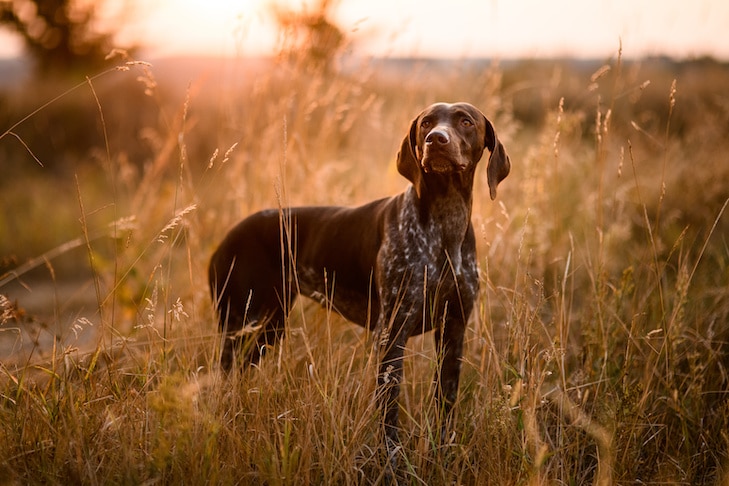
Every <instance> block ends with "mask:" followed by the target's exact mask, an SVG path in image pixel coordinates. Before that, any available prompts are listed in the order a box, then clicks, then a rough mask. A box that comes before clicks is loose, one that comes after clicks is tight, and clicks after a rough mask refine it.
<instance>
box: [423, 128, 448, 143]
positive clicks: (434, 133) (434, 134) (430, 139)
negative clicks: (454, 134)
mask: <svg viewBox="0 0 729 486" xmlns="http://www.w3.org/2000/svg"><path fill="white" fill-rule="evenodd" d="M450 141H451V139H450V137H448V133H447V132H446V131H445V130H438V129H435V130H431V132H430V133H429V134H428V135H427V136H426V137H425V143H427V144H429V145H431V144H436V145H447V144H448V143H450Z"/></svg>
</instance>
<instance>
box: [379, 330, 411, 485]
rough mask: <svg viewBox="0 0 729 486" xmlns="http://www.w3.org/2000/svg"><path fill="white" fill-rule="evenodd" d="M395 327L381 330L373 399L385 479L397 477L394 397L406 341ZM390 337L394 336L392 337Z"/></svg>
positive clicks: (396, 420)
mask: <svg viewBox="0 0 729 486" xmlns="http://www.w3.org/2000/svg"><path fill="white" fill-rule="evenodd" d="M396 328H397V327H396V326H390V328H389V329H385V330H383V331H382V332H383V334H382V340H381V344H380V346H381V353H382V354H381V356H382V359H381V361H380V369H379V374H378V376H377V396H378V401H379V406H380V410H381V413H382V426H383V428H382V432H383V439H384V443H385V451H386V454H387V464H386V466H385V467H386V478H390V479H392V478H393V477H394V475H395V474H396V473H397V468H398V453H399V449H400V441H399V438H398V415H399V409H398V407H399V405H398V397H399V395H400V383H401V382H402V376H403V372H402V364H403V363H402V362H403V354H404V348H405V342H406V339H405V338H404V337H403V335H402V333H399V332H398V333H393V329H396ZM393 334H394V335H393Z"/></svg>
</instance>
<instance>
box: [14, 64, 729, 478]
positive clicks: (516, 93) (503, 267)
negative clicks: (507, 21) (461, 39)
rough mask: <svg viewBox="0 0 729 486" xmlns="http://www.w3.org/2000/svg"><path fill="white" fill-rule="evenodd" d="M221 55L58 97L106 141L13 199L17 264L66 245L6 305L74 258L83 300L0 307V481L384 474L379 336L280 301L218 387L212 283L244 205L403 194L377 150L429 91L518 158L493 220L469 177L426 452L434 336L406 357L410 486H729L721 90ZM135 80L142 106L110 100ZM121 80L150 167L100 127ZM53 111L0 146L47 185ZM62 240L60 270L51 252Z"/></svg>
mask: <svg viewBox="0 0 729 486" xmlns="http://www.w3.org/2000/svg"><path fill="white" fill-rule="evenodd" d="M241 63H242V64H235V65H233V68H232V69H231V71H229V72H231V73H232V74H231V76H230V77H228V78H223V79H231V78H233V77H235V82H234V83H233V82H231V83H227V84H226V83H221V82H219V78H218V82H215V81H209V82H208V84H200V85H198V84H197V83H192V84H191V85H190V86H189V87H188V88H187V89H186V90H183V91H182V92H175V91H166V90H165V89H164V88H163V87H161V86H159V85H156V83H155V82H154V77H153V76H154V69H153V68H152V69H151V71H149V70H148V69H149V68H147V67H145V66H141V65H130V66H128V67H129V68H131V69H133V70H136V71H137V72H136V73H134V72H132V73H127V72H119V73H111V74H109V75H108V76H106V75H105V76H102V77H99V78H94V79H91V80H87V81H86V82H84V83H81V85H80V86H79V87H78V88H77V90H74V93H76V92H77V91H78V92H83V93H85V94H86V95H87V96H86V98H85V100H79V101H78V102H77V103H79V104H80V105H81V106H83V111H84V112H85V113H86V112H89V111H90V112H92V113H94V116H93V120H94V121H93V123H94V127H96V128H98V134H99V135H100V136H99V138H98V143H97V147H101V148H100V149H99V150H97V149H94V150H92V151H91V152H90V153H92V154H93V156H94V157H95V162H94V163H91V164H88V163H79V164H78V166H77V167H76V169H71V170H68V172H69V173H70V176H69V177H67V178H65V179H64V178H63V177H60V179H58V177H59V176H58V175H56V176H55V177H57V179H56V181H57V182H56V185H59V184H60V185H61V187H62V189H63V193H64V196H63V197H61V198H59V199H57V200H56V203H55V204H44V205H39V204H38V203H37V202H35V203H34V202H32V201H31V199H33V198H36V199H37V198H41V197H43V194H44V193H45V192H46V191H47V190H48V189H49V184H48V182H47V181H46V180H45V179H43V178H42V174H41V176H38V175H37V174H32V172H37V171H40V169H39V168H38V167H33V169H28V170H15V171H14V172H13V174H14V177H16V178H17V182H18V183H16V184H13V185H9V184H6V185H5V186H4V189H3V191H5V194H8V195H10V196H12V199H8V201H10V202H9V207H11V206H12V207H13V208H14V212H16V213H17V216H16V217H10V216H8V215H5V216H4V217H5V218H7V220H8V221H9V223H8V226H6V227H8V228H13V230H12V235H13V238H16V241H20V242H24V245H25V246H27V247H29V248H35V246H34V245H35V244H38V243H34V241H35V240H33V236H32V234H31V233H29V232H28V229H27V228H29V227H32V226H33V225H36V224H38V223H37V220H40V221H45V222H47V224H50V223H51V222H52V221H53V220H54V218H56V217H58V218H59V219H60V221H64V220H65V221H66V222H67V223H66V224H65V225H63V224H61V223H60V222H59V229H58V232H59V233H60V234H64V233H65V234H70V235H71V236H69V237H67V239H66V240H63V239H54V242H49V241H45V240H47V239H48V236H47V234H46V236H45V237H44V238H43V241H44V242H45V243H46V244H47V247H51V248H53V247H55V248H56V251H52V252H51V253H49V254H46V257H48V258H39V259H36V260H31V262H30V264H29V265H27V266H26V267H23V269H25V268H30V267H36V268H34V270H33V271H34V272H35V273H36V275H35V276H34V277H32V278H31V277H30V276H29V275H31V274H30V273H28V274H23V275H18V276H16V275H15V274H13V273H9V274H6V276H5V277H3V278H2V285H3V286H2V287H0V292H2V293H3V294H4V295H5V292H3V287H6V288H9V286H10V285H11V281H12V282H13V283H16V282H17V281H22V282H24V283H25V284H26V285H27V286H29V287H31V288H32V287H33V286H34V285H37V284H38V282H39V281H42V280H44V279H45V280H50V281H51V282H53V283H54V285H56V286H57V287H61V286H63V285H67V284H66V283H65V281H64V279H63V278H62V277H61V276H60V275H61V274H63V273H68V272H69V270H68V269H67V268H65V267H64V265H65V266H72V267H73V266H79V265H83V266H85V267H87V268H89V269H90V271H89V276H88V279H86V283H85V284H83V285H86V286H85V287H83V289H84V290H83V291H84V292H85V293H87V294H91V295H93V296H94V298H93V299H92V301H93V302H94V305H93V306H92V307H91V308H89V307H87V308H84V309H80V310H77V311H76V313H75V314H73V313H72V314H68V313H67V312H64V308H63V302H61V301H58V299H57V300H56V303H55V304H53V305H52V307H53V308H51V309H49V313H48V315H47V316H46V317H40V316H34V315H31V314H29V313H28V312H27V311H25V312H24V310H23V298H22V297H21V298H18V299H17V302H16V301H15V300H14V299H12V298H7V297H4V298H3V299H2V300H0V306H2V310H3V313H2V327H0V333H2V334H4V335H5V336H4V337H7V336H13V338H12V340H11V341H12V345H10V346H9V348H8V346H6V348H7V349H5V350H4V352H5V355H4V356H3V362H2V366H1V370H2V376H3V379H2V385H1V386H0V416H1V417H2V419H1V420H0V457H2V460H1V462H0V464H1V465H0V476H1V477H4V478H5V481H6V482H8V483H10V484H13V483H18V484H21V483H64V484H65V483H70V482H74V483H84V484H109V483H129V484H140V483H153V482H162V483H170V484H177V483H184V484H189V483H192V484H198V483H206V484H218V483H222V484H232V483H235V484H238V483H242V484H322V483H326V484H332V483H334V484H350V483H361V484H376V483H379V482H381V480H382V469H381V467H380V463H379V456H378V450H377V447H378V437H377V430H378V426H377V423H378V422H377V421H378V415H377V410H376V407H375V404H374V400H373V396H374V387H375V383H376V370H377V366H376V357H375V353H374V345H373V344H374V343H373V342H372V340H371V338H370V336H369V335H368V334H367V333H366V332H364V331H363V330H362V329H360V328H359V327H357V326H353V325H351V324H348V323H347V322H346V321H344V320H342V319H341V318H339V317H337V316H336V315H335V314H333V313H332V312H331V309H327V308H320V307H318V306H315V305H313V304H311V303H309V302H299V303H298V304H297V306H296V307H295V308H294V309H293V310H292V312H291V315H290V317H289V326H288V331H287V335H286V339H285V340H284V342H283V343H282V344H281V346H279V347H277V348H276V349H275V351H274V352H272V353H271V354H269V355H268V356H267V357H266V358H265V359H264V360H263V362H262V363H261V365H260V366H259V367H258V368H256V369H252V370H248V371H245V372H240V373H237V374H236V375H235V376H234V377H233V378H232V379H224V378H223V377H222V376H220V375H219V374H218V372H217V371H216V361H217V353H218V349H219V344H220V343H219V341H220V337H219V336H218V334H217V332H216V328H215V319H214V315H213V312H212V309H211V305H210V300H209V297H208V295H207V285H206V282H205V274H206V272H205V266H206V264H207V260H208V257H209V255H210V253H211V251H212V249H213V248H214V246H215V244H216V243H217V242H218V241H219V240H220V238H221V237H222V235H223V234H224V233H225V231H226V230H227V229H228V228H229V227H230V226H231V225H232V224H233V223H235V222H236V221H237V220H238V219H239V218H241V217H243V216H245V215H246V214H248V213H250V212H252V211H254V210H256V209H259V208H262V207H268V206H273V207H275V206H278V205H289V204H358V203H362V202H364V201H367V200H370V199H374V198H376V197H381V196H386V195H389V194H393V193H396V192H398V191H400V190H402V189H403V188H404V187H405V184H406V182H405V181H404V180H402V178H401V177H399V176H398V174H397V172H396V170H395V167H394V164H393V162H394V155H395V153H396V151H397V148H398V146H399V143H400V141H401V138H402V136H404V134H405V130H406V129H407V126H408V123H409V121H410V119H411V118H412V117H413V116H414V115H415V114H417V113H418V112H419V111H420V110H421V109H422V108H423V107H424V106H425V105H427V104H429V103H431V102H434V101H437V100H445V101H453V100H466V101H469V102H471V103H473V104H475V105H476V106H479V107H480V108H481V109H482V110H483V111H484V112H485V113H486V114H487V115H488V116H489V117H490V119H491V120H492V121H493V122H494V125H495V127H496V130H497V132H498V134H499V137H500V138H501V140H502V141H503V142H504V144H505V146H506V147H507V150H508V151H509V153H510V155H511V158H512V161H513V165H514V166H513V171H512V174H511V175H510V177H509V178H508V179H506V180H505V181H504V183H503V184H502V186H501V187H500V188H499V199H498V200H497V201H496V202H495V203H492V202H490V201H489V199H488V197H486V194H487V184H486V177H485V172H479V175H478V178H477V182H476V187H475V194H476V198H475V201H474V214H473V222H474V225H475V228H476V232H477V239H478V247H479V248H478V250H479V265H480V267H481V292H480V296H479V300H478V303H477V307H476V308H477V310H476V312H475V315H474V316H473V319H472V322H471V324H470V326H469V328H468V332H467V343H466V348H465V353H464V357H463V362H464V363H463V375H462V382H461V388H460V392H459V399H458V404H457V406H456V415H455V421H454V430H453V434H452V435H451V436H450V437H449V438H448V440H447V441H446V442H445V443H444V444H441V442H440V441H439V440H438V438H437V431H438V430H439V424H438V423H436V421H437V419H436V416H437V414H436V413H435V412H436V410H435V406H434V403H433V395H432V386H431V380H432V376H433V374H434V370H435V368H436V366H437V358H436V356H435V353H434V350H433V346H432V342H431V339H430V336H424V337H418V338H414V339H411V340H410V342H409V344H408V350H407V353H406V354H407V357H406V368H405V383H404V386H403V393H402V398H401V403H402V405H403V413H402V414H401V424H402V429H403V432H402V434H401V437H402V442H403V453H404V456H405V460H404V461H401V463H402V465H403V478H404V482H406V483H410V484H453V483H456V484H544V483H558V484H586V483H593V484H618V483H626V484H627V483H636V482H642V483H652V484H656V483H662V484H665V483H671V484H682V483H683V484H726V483H727V481H729V462H728V461H727V459H728V458H727V450H728V446H729V435H728V433H727V430H729V426H728V425H729V424H728V423H727V422H728V421H729V405H728V403H729V401H728V400H727V390H728V389H729V387H728V381H729V377H728V376H727V366H728V365H729V356H728V353H729V347H728V344H727V341H728V339H729V330H728V329H729V328H728V327H727V318H728V317H729V291H728V290H727V289H728V288H729V286H728V285H727V284H729V270H728V268H727V262H728V261H729V251H728V250H727V245H726V238H725V236H726V234H727V229H728V228H729V220H728V219H727V218H728V216H727V215H726V212H725V207H726V202H727V200H729V189H728V188H727V186H726V184H725V182H724V181H726V180H729V164H727V163H726V162H727V161H726V154H727V153H729V151H728V150H727V149H728V148H729V147H727V145H728V144H729V142H727V140H726V139H725V131H724V130H722V129H721V127H722V126H723V127H726V126H727V121H728V120H729V110H728V109H727V106H728V105H727V100H726V98H725V97H723V95H722V94H721V92H720V90H719V89H718V86H719V81H721V80H724V79H726V76H727V72H726V69H723V70H721V69H718V68H716V67H715V66H713V65H712V66H709V67H708V68H707V67H706V66H704V67H703V69H705V71H702V72H704V73H705V74H706V76H705V77H703V78H702V79H699V80H697V78H696V75H695V74H694V73H695V71H692V70H689V69H686V70H679V71H675V70H673V69H667V68H665V66H662V65H661V64H657V67H656V65H654V64H649V65H645V66H643V65H641V64H640V63H625V62H624V61H623V60H622V59H620V58H619V57H618V58H616V59H614V60H612V61H611V62H609V63H608V64H606V65H605V66H604V67H602V68H599V69H598V66H595V67H594V68H593V69H591V70H590V71H585V70H583V69H582V68H579V67H574V66H573V67H570V66H569V65H566V64H556V63H555V64H553V65H552V66H551V67H548V66H547V65H546V64H540V65H538V66H534V65H516V66H506V67H502V66H498V65H484V64H477V63H465V62H464V63H456V64H452V63H451V64H448V65H440V64H431V63H427V62H422V63H418V62H416V63H404V62H403V63H400V64H395V63H390V64H380V63H376V62H363V63H362V64H361V65H359V66H357V69H356V70H355V69H351V68H350V69H341V70H339V71H336V70H334V71H332V70H330V71H329V72H327V73H326V74H323V73H322V72H319V71H317V70H314V69H309V68H307V66H306V65H296V66H294V67H292V66H287V65H264V66H262V67H261V66H258V67H257V68H256V69H251V70H249V69H248V68H247V65H246V64H245V62H242V61H241ZM700 68H702V67H701V66H694V69H700ZM682 69H683V68H682ZM545 70H546V72H547V75H544V72H543V71H545ZM233 74H234V75H235V76H233ZM137 75H139V76H141V77H142V78H143V80H144V84H140V85H137V86H136V87H131V88H130V87H129V86H127V85H124V86H125V87H124V88H123V89H122V88H120V86H121V85H120V84H119V83H120V82H117V81H114V82H112V81H109V78H113V79H119V78H118V77H119V76H122V77H123V76H131V77H132V79H133V78H134V77H136V76H137ZM649 76H650V77H649ZM674 79H675V82H674ZM716 80H719V81H716ZM647 81H650V83H647ZM712 82H713V83H715V84H712ZM684 86H685V87H684ZM129 89H131V90H132V92H134V93H137V94H139V93H140V92H142V91H143V90H145V89H147V90H149V91H150V92H149V96H147V97H146V98H145V97H140V98H134V99H137V100H138V101H136V102H135V103H142V104H143V105H144V113H145V114H146V115H145V118H144V120H145V122H144V123H145V126H143V127H141V128H139V129H138V131H137V132H136V133H135V134H134V137H133V138H134V139H135V140H136V139H137V138H139V137H138V135H139V134H140V133H141V134H142V135H143V140H144V142H143V143H144V144H146V145H145V147H146V150H147V152H145V151H138V150H137V149H135V148H134V147H132V146H130V145H129V144H133V143H139V142H133V141H130V139H123V138H117V135H119V134H118V133H117V132H115V131H116V130H117V129H119V130H122V128H118V127H129V126H132V125H133V123H132V122H131V121H129V120H128V119H129V118H133V117H135V116H136V114H135V112H130V111H129V108H130V106H137V105H136V104H135V105H130V104H129V103H124V99H125V96H126V94H127V92H128V90H129ZM135 89H136V91H134V90H135ZM67 96H72V95H71V94H69V95H67ZM74 96H75V95H74ZM65 99H66V98H64V97H62V98H61V100H65ZM524 99H530V100H532V102H533V103H534V104H533V105H531V106H530V107H526V105H525V102H524ZM120 100H121V103H120ZM140 100H141V101H140ZM684 100H685V101H684ZM683 103H688V104H690V110H686V109H685V108H682V104H683ZM527 108H528V109H527ZM53 109H54V105H53V104H51V105H49V106H48V107H45V108H44V110H42V111H41V112H39V113H37V114H34V115H33V116H32V117H30V118H29V120H28V121H27V122H25V124H22V126H18V127H16V128H14V129H13V130H12V133H14V134H18V136H17V137H12V136H11V135H9V134H8V133H6V134H5V135H3V137H2V139H0V142H2V143H4V144H6V143H8V142H9V141H13V140H17V139H22V140H23V141H24V142H25V147H24V150H26V149H27V150H26V152H31V153H33V154H34V156H35V157H36V158H38V159H39V161H40V162H46V163H47V165H50V161H49V158H50V157H52V155H43V153H42V152H43V150H44V149H43V147H41V146H39V144H38V142H33V127H32V122H33V120H34V119H35V117H41V116H47V117H49V118H52V114H53V111H52V110H53ZM149 113H156V115H155V116H151V115H149ZM27 123H30V125H27ZM96 128H95V129H96ZM21 130H24V131H22V132H21ZM88 153H89V152H87V154H88ZM25 155H26V157H28V154H27V153H26V154H25ZM84 157H87V155H83V156H81V157H80V159H83V158H84ZM13 163H14V164H16V165H20V164H31V165H32V164H33V163H35V162H34V161H33V160H32V159H31V161H30V162H28V161H27V160H25V161H23V160H21V159H20V156H16V159H14V160H13ZM40 172H42V171H40ZM59 180H60V182H58V181H59ZM21 183H22V187H23V189H22V190H20V189H19V188H18V186H19V184H21ZM28 195H32V196H33V198H31V197H29V196H28ZM64 214H67V216H63V215H64ZM10 234H11V233H6V235H10ZM6 238H8V239H7V240H6V241H11V240H10V237H9V236H6ZM64 241H65V242H67V243H66V246H64V245H63V243H64ZM56 245H60V246H56ZM71 247H73V248H75V250H74V251H77V252H79V253H78V254H79V255H80V256H79V257H77V258H74V259H73V263H72V264H62V263H61V262H60V260H57V259H51V258H50V257H55V256H57V254H62V255H66V254H67V253H70V251H71V250H70V248H71ZM3 248H4V250H3V251H4V252H6V253H8V254H10V252H19V251H20V250H21V249H22V248H20V247H18V246H17V243H16V244H15V245H13V244H12V243H6V244H5V246H3ZM41 253H42V251H37V252H36V254H41ZM26 256H28V255H26ZM17 263H20V262H17ZM9 266H10V267H13V266H14V265H9ZM61 267H64V269H63V270H62V269H61ZM74 285H82V284H80V283H77V282H76V281H74ZM57 293H59V294H60V292H58V291H57ZM16 295H21V296H22V295H24V294H16ZM11 297H12V296H11ZM41 320H42V322H40V323H39V321H41ZM33 326H35V327H38V328H39V329H40V331H38V335H36V336H29V335H28V334H26V333H25V330H26V329H28V328H31V327H33ZM44 326H45V327H44ZM43 336H53V339H51V340H50V342H49V343H48V344H44V343H45V342H46V341H44V339H43ZM33 338H34V339H33ZM19 341H22V343H19ZM29 341H30V342H29Z"/></svg>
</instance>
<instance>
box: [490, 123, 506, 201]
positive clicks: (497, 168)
mask: <svg viewBox="0 0 729 486" xmlns="http://www.w3.org/2000/svg"><path fill="white" fill-rule="evenodd" d="M484 119H485V120H486V136H485V139H484V145H485V146H486V148H487V149H489V152H491V155H490V156H489V163H488V167H487V168H486V173H487V175H488V181H489V195H490V196H491V199H496V186H498V185H499V182H501V181H503V180H504V179H505V178H506V176H508V175H509V171H510V170H511V160H510V159H509V156H508V155H507V154H506V150H504V146H503V145H502V144H501V142H500V141H499V139H498V138H496V132H494V126H493V125H492V124H491V122H490V121H489V119H488V118H486V117H484Z"/></svg>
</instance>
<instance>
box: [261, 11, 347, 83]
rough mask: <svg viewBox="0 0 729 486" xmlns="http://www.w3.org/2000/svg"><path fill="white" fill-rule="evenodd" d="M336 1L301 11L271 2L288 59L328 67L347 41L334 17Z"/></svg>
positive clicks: (282, 46) (282, 51) (283, 51)
mask: <svg viewBox="0 0 729 486" xmlns="http://www.w3.org/2000/svg"><path fill="white" fill-rule="evenodd" d="M337 3H338V1H337V0H319V1H318V3H317V4H316V5H315V6H314V8H313V11H311V12H310V11H307V9H306V8H305V7H304V9H303V10H301V11H296V10H292V9H290V8H286V7H282V6H280V5H278V4H276V3H274V4H272V7H271V10H272V13H273V16H274V21H275V22H276V24H277V25H278V29H279V36H280V40H279V44H280V51H281V54H283V56H284V57H285V58H288V59H289V60H303V61H304V62H306V63H307V64H308V65H310V66H313V67H315V68H321V69H324V70H328V69H329V68H330V65H331V63H332V61H333V60H334V58H335V56H336V55H337V54H338V53H339V52H340V51H341V49H342V47H343V46H344V44H345V40H346V38H345V35H344V33H343V32H342V29H341V28H339V27H338V26H337V25H336V24H335V23H334V22H333V21H332V20H331V17H332V10H333V9H334V8H335V6H336V4H337Z"/></svg>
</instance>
